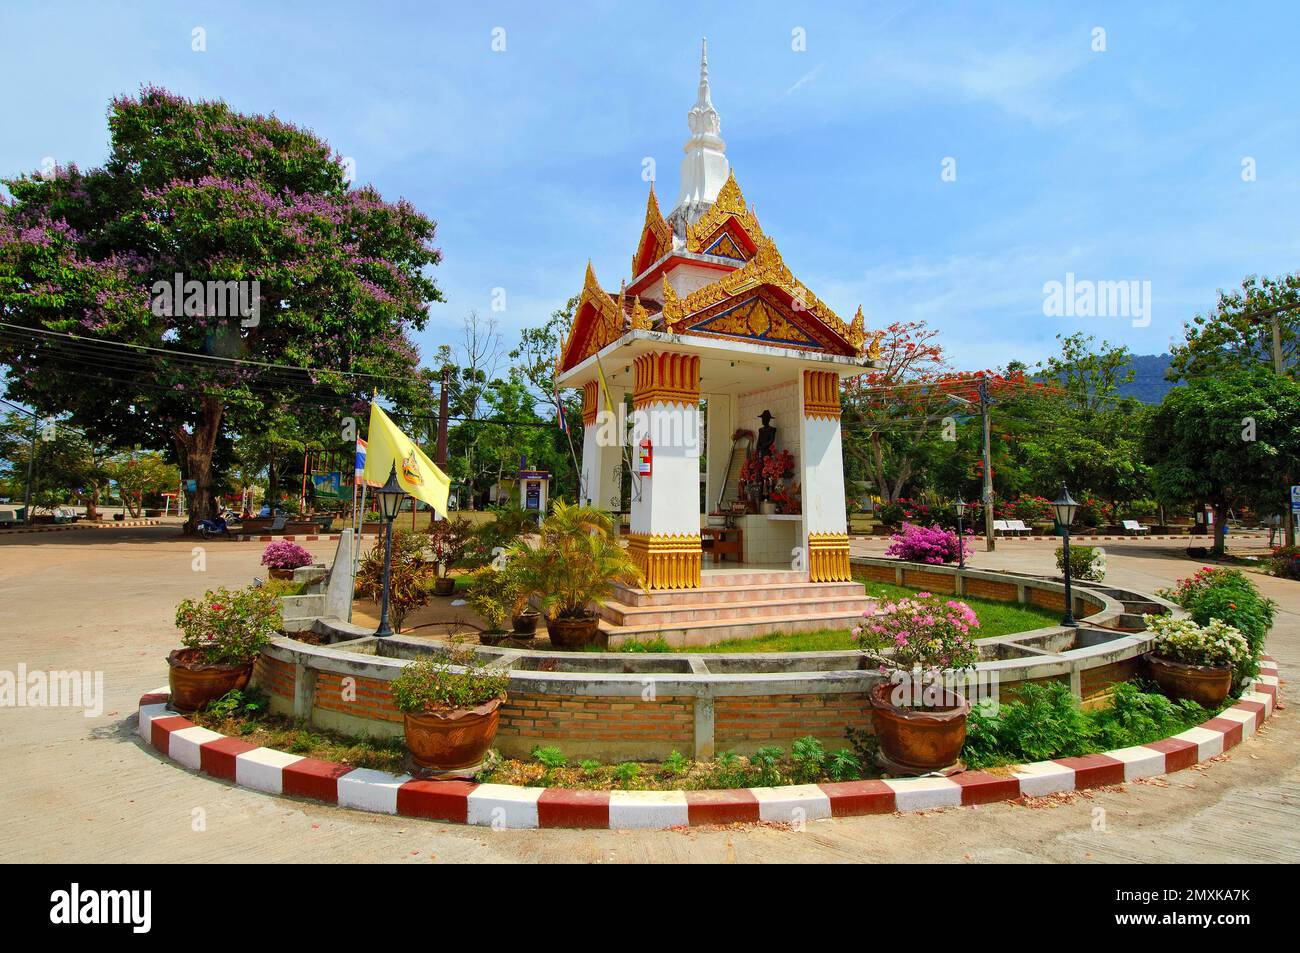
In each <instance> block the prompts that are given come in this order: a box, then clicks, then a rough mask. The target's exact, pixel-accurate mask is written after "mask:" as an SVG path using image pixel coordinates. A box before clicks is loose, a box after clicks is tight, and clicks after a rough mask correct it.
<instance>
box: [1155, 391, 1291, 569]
mask: <svg viewBox="0 0 1300 953" xmlns="http://www.w3.org/2000/svg"><path fill="white" fill-rule="evenodd" d="M1297 456H1300V384H1297V383H1296V382H1295V381H1292V380H1290V379H1289V378H1285V377H1279V376H1278V375H1276V374H1273V373H1272V372H1270V371H1264V370H1252V371H1240V370H1239V371H1232V372H1228V373H1224V374H1221V375H1218V376H1214V377H1207V378H1199V379H1196V380H1193V381H1192V382H1191V383H1190V384H1188V385H1187V386H1186V387H1179V388H1175V389H1174V390H1172V391H1170V392H1169V393H1168V394H1167V395H1166V396H1165V399H1164V401H1163V402H1162V403H1161V405H1160V406H1159V408H1157V410H1156V412H1155V414H1154V415H1153V417H1152V419H1151V422H1150V427H1149V428H1148V430H1147V434H1146V458H1147V462H1148V464H1149V465H1150V466H1151V481H1152V485H1153V486H1154V488H1155V492H1156V496H1157V498H1158V499H1160V500H1162V501H1163V502H1166V503H1169V502H1199V501H1204V502H1208V503H1212V504H1214V505H1215V506H1216V507H1217V508H1218V509H1219V511H1220V512H1221V513H1222V512H1226V510H1227V508H1228V507H1231V506H1249V507H1252V508H1256V509H1259V510H1260V511H1262V512H1265V513H1267V512H1277V511H1278V510H1280V509H1281V508H1282V507H1284V506H1288V505H1289V503H1288V501H1287V500H1285V499H1283V496H1282V492H1281V488H1282V486H1283V483H1284V480H1283V476H1284V474H1286V473H1287V472H1288V468H1289V467H1291V466H1293V464H1292V461H1294V460H1295V459H1296V457H1297ZM1223 537H1224V520H1223V519H1219V520H1218V521H1217V522H1216V524H1215V537H1214V550H1215V552H1217V553H1222V552H1223V550H1224V538H1223Z"/></svg>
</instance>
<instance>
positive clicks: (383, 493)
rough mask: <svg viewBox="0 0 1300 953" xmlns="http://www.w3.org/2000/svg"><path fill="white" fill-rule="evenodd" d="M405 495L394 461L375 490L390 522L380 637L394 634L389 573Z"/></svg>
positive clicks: (388, 526) (385, 550)
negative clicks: (396, 522)
mask: <svg viewBox="0 0 1300 953" xmlns="http://www.w3.org/2000/svg"><path fill="white" fill-rule="evenodd" d="M405 495H406V491H405V490H403V489H402V485H401V484H400V483H398V482H397V464H396V463H394V464H393V469H392V470H391V471H390V472H389V474H388V482H387V483H385V484H384V485H383V486H381V487H380V488H379V489H377V490H375V499H376V500H377V501H378V502H379V513H380V515H381V516H382V517H383V519H384V522H385V523H387V524H388V525H387V528H386V530H385V533H384V589H383V595H382V597H381V602H380V607H379V628H377V629H376V630H375V635H376V636H378V637H379V638H383V637H384V636H389V635H392V634H393V630H392V627H390V626H389V624H388V592H389V574H390V572H391V571H392V568H393V520H395V519H397V511H398V510H399V509H401V507H402V497H404V496H405Z"/></svg>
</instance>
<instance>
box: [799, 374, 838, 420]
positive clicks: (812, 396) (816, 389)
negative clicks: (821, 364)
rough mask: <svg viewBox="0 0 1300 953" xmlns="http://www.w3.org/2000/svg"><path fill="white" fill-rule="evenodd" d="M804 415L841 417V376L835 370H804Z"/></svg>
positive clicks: (828, 417)
mask: <svg viewBox="0 0 1300 953" xmlns="http://www.w3.org/2000/svg"><path fill="white" fill-rule="evenodd" d="M803 415H804V416H805V417H811V418H817V417H824V418H825V419H826V420H839V418H840V376H839V375H838V374H836V373H835V372H834V371H804V372H803Z"/></svg>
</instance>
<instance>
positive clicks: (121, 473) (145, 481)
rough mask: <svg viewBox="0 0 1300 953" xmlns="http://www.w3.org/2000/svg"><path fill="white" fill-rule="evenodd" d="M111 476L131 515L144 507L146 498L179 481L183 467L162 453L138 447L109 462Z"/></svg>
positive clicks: (136, 513)
mask: <svg viewBox="0 0 1300 953" xmlns="http://www.w3.org/2000/svg"><path fill="white" fill-rule="evenodd" d="M106 470H107V473H108V476H109V478H110V479H112V481H113V482H114V483H116V484H117V492H118V495H119V497H120V498H121V500H122V505H123V506H124V507H125V508H126V510H127V512H128V513H130V514H131V515H132V516H139V515H140V511H141V510H142V509H144V499H145V497H146V496H152V495H153V494H155V493H161V492H162V491H164V490H171V489H174V488H175V487H176V486H177V485H178V484H179V483H180V470H178V469H177V468H176V465H175V464H172V463H168V462H167V460H166V459H165V458H164V457H163V455H162V454H161V453H158V452H156V451H150V450H143V451H141V450H137V451H131V452H128V453H121V454H118V455H117V456H115V457H113V459H111V460H109V461H108V465H107V467H106Z"/></svg>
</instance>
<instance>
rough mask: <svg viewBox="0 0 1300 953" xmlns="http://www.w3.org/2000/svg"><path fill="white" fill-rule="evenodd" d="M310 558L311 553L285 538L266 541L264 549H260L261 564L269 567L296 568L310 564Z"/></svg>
mask: <svg viewBox="0 0 1300 953" xmlns="http://www.w3.org/2000/svg"><path fill="white" fill-rule="evenodd" d="M311 560H312V556H311V553H309V552H307V550H305V549H303V548H302V547H301V546H299V545H298V544H297V543H295V542H291V541H290V540H287V539H277V540H275V542H272V543H267V544H266V549H264V550H262V565H263V566H266V567H268V568H270V569H284V570H293V569H298V568H299V567H301V566H310V565H311Z"/></svg>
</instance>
